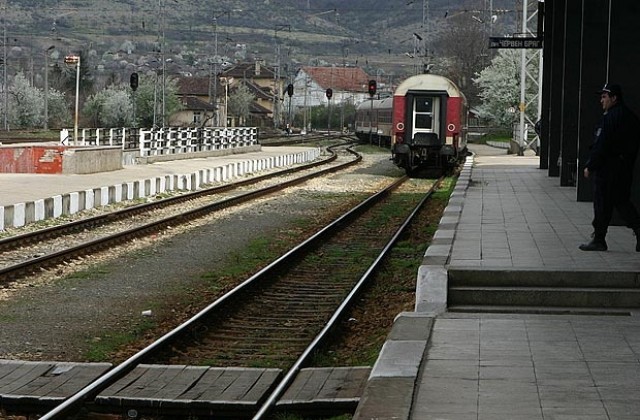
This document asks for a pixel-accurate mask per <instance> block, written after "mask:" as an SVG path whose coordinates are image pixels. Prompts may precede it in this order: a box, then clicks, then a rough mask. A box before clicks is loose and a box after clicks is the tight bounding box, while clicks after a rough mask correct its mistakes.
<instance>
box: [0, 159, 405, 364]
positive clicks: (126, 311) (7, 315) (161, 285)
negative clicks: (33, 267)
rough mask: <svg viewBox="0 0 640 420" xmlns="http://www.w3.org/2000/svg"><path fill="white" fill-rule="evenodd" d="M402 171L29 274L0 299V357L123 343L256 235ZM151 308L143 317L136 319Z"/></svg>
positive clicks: (328, 185)
mask: <svg viewBox="0 0 640 420" xmlns="http://www.w3.org/2000/svg"><path fill="white" fill-rule="evenodd" d="M400 174H401V171H399V170H398V169H397V168H395V167H394V166H393V164H392V163H391V161H390V160H389V155H388V154H387V153H384V154H376V155H365V156H364V161H363V163H362V164H360V165H358V166H356V167H355V168H352V169H350V170H348V171H345V172H341V173H339V174H334V175H331V176H329V177H326V178H323V179H322V180H314V181H311V182H309V183H306V184H305V185H302V186H300V187H296V188H291V189H289V190H287V191H286V192H284V193H281V194H279V195H278V196H276V197H267V198H264V199H262V200H260V201H259V202H258V203H254V204H251V205H249V204H247V205H243V206H242V207H241V208H240V209H236V210H233V211H231V210H227V211H223V212H221V213H218V214H216V215H214V216H211V217H208V218H207V219H205V220H200V221H197V222H193V223H191V224H189V225H188V226H180V227H176V228H173V229H171V230H170V231H168V232H166V233H163V234H161V235H158V236H155V237H151V238H147V239H143V240H139V241H136V242H134V243H133V244H130V245H127V246H125V247H123V248H122V249H121V250H119V251H118V252H114V251H110V252H107V253H104V254H100V255H95V256H92V257H88V258H86V259H85V260H84V261H79V262H76V263H73V264H70V265H69V266H67V267H64V268H59V269H56V270H55V271H54V272H47V273H43V274H42V275H38V276H34V277H33V278H31V279H29V280H28V281H25V282H21V283H20V284H18V285H15V286H14V287H12V288H10V289H5V290H3V291H2V292H0V323H1V326H2V329H1V332H0V358H5V359H22V360H66V361H86V360H87V358H88V354H89V353H88V352H89V350H91V349H95V348H97V347H99V345H100V344H101V341H105V340H106V338H105V337H108V336H112V337H116V338H119V337H126V336H127V334H128V333H129V332H131V331H135V330H137V329H139V328H141V327H143V326H145V325H146V324H148V321H150V320H153V321H161V320H164V319H166V318H170V317H171V316H172V314H175V315H176V316H175V317H174V318H180V316H181V315H182V316H184V315H183V314H184V313H185V312H189V311H191V312H193V310H197V308H189V305H190V304H191V303H190V302H192V301H193V300H194V299H193V298H195V300H196V301H197V300H198V297H199V296H200V290H201V288H202V287H203V279H206V278H207V277H208V276H209V277H210V276H211V273H213V272H215V271H216V269H217V268H218V267H220V266H221V265H222V264H223V263H224V262H225V261H226V259H227V258H229V256H231V255H234V253H236V252H238V251H240V250H242V249H244V248H245V247H246V246H247V245H248V244H249V243H250V242H251V241H252V240H254V239H256V238H258V237H267V238H269V237H275V235H276V234H278V232H280V231H282V230H286V229H291V226H292V222H296V221H300V220H307V222H306V223H310V221H312V220H315V221H317V220H321V219H328V218H329V217H330V214H331V211H332V209H335V208H336V207H337V206H338V204H339V203H340V202H341V201H344V200H345V199H348V198H349V197H353V195H354V194H356V193H363V192H370V191H373V190H375V189H376V188H377V187H378V186H380V185H382V184H386V183H388V182H390V181H391V179H390V177H396V176H398V175H400ZM143 311H151V313H152V315H151V317H147V316H144V315H143Z"/></svg>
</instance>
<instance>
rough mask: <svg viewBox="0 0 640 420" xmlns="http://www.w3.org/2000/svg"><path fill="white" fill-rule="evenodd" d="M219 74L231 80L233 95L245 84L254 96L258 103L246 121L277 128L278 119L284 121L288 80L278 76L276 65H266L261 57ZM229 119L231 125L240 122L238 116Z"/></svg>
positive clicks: (251, 109) (230, 91)
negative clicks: (285, 85) (284, 85)
mask: <svg viewBox="0 0 640 420" xmlns="http://www.w3.org/2000/svg"><path fill="white" fill-rule="evenodd" d="M219 76H220V78H221V79H224V80H227V81H230V83H229V86H228V89H229V91H228V93H229V94H233V92H234V91H235V89H237V87H238V86H240V85H241V84H244V85H245V86H246V87H247V88H248V89H249V92H251V94H252V95H253V97H254V102H253V103H252V104H251V106H250V109H249V121H244V122H242V123H243V124H247V125H253V126H256V127H273V126H274V118H275V119H277V120H278V121H282V92H283V83H284V82H283V81H282V80H281V79H277V77H276V74H275V71H274V69H273V68H272V67H268V66H266V65H265V64H264V62H262V61H260V60H257V61H255V62H253V63H238V64H236V65H234V66H232V67H229V68H228V69H226V70H224V71H223V72H222V73H220V75H219ZM223 94H224V93H223ZM274 103H275V106H274ZM229 120H230V121H229V125H234V124H239V123H240V121H238V119H237V116H234V115H229Z"/></svg>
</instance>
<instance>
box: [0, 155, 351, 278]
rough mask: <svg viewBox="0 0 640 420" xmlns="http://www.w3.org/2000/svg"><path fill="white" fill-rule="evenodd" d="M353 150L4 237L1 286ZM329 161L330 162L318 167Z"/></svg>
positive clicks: (300, 178) (334, 166)
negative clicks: (244, 178) (288, 167)
mask: <svg viewBox="0 0 640 420" xmlns="http://www.w3.org/2000/svg"><path fill="white" fill-rule="evenodd" d="M334 148H335V147H333V148H332V150H333V149H334ZM350 153H351V158H349V159H346V158H345V159H344V161H338V154H337V153H336V152H335V151H332V155H331V156H330V157H329V158H327V159H325V160H322V161H318V162H313V163H310V164H307V165H301V166H298V167H295V168H290V169H285V170H282V171H277V172H274V173H271V174H266V175H262V176H258V177H255V178H250V179H246V180H243V181H239V182H235V183H231V184H227V185H223V186H219V187H212V188H207V189H203V190H198V191H194V192H190V193H185V194H181V195H176V196H173V197H169V198H165V199H161V200H158V201H154V202H150V203H144V204H139V205H135V206H131V207H127V208H124V209H121V210H118V211H115V212H110V213H106V214H103V215H99V216H95V217H90V218H86V219H81V220H77V221H74V222H70V223H66V224H63V225H59V226H54V227H50V228H46V229H41V230H37V231H33V232H28V233H24V234H21V235H16V236H12V237H7V238H4V239H1V240H0V267H1V268H0V285H6V284H8V283H10V282H13V281H16V280H19V279H21V278H24V277H25V276H28V275H30V274H31V273H34V272H37V271H39V270H42V269H50V268H52V267H55V266H57V265H59V264H62V263H65V262H68V261H70V260H73V259H76V258H79V257H82V256H84V255H88V254H91V253H95V252H97V251H100V250H104V249H107V248H109V247H113V246H116V245H118V244H122V243H125V242H127V241H130V240H132V239H134V238H138V237H143V236H147V235H150V234H152V233H155V232H158V231H161V230H163V229H166V228H167V227H170V226H176V225H179V224H183V223H186V222H188V221H190V220H193V219H195V218H199V217H203V216H205V215H207V214H210V213H212V212H215V211H219V210H222V209H225V208H229V207H231V206H236V205H239V204H241V203H244V202H247V201H249V200H254V199H256V198H258V197H261V196H265V195H268V194H273V193H274V192H277V191H280V190H282V189H284V188H287V187H290V186H293V185H297V184H300V183H303V182H305V181H306V180H308V179H311V178H314V177H317V176H322V175H324V174H327V173H331V172H335V171H339V170H341V169H343V168H346V167H348V166H351V165H353V164H356V163H358V162H359V161H360V157H359V156H358V155H357V154H356V153H354V152H350ZM323 165H325V166H326V165H328V167H327V168H324V169H321V170H318V169H317V168H318V167H319V166H323ZM283 177H284V178H288V179H285V180H283ZM247 189H249V190H248V191H247ZM187 207H188V209H186V208H187ZM168 213H169V215H167V214H168Z"/></svg>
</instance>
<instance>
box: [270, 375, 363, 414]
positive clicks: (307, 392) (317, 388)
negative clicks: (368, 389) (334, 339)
mask: <svg viewBox="0 0 640 420" xmlns="http://www.w3.org/2000/svg"><path fill="white" fill-rule="evenodd" d="M370 373H371V368H370V367H329V368H307V369H302V370H301V371H300V372H299V373H298V375H297V376H296V378H295V379H294V381H293V383H292V384H291V386H290V387H289V388H288V389H287V391H286V392H285V393H284V394H283V395H282V397H281V398H280V400H279V401H278V402H277V403H276V405H277V406H278V407H280V408H285V409H287V408H288V409H291V410H302V411H305V410H312V411H314V412H319V413H320V412H322V413H325V412H326V413H330V412H332V411H335V412H339V411H344V410H347V411H348V410H349V409H352V408H353V409H355V407H356V406H357V404H358V402H359V401H360V396H361V395H362V393H363V392H364V388H365V386H366V384H367V380H368V378H369V375H370Z"/></svg>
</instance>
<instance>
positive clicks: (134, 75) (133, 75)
mask: <svg viewBox="0 0 640 420" xmlns="http://www.w3.org/2000/svg"><path fill="white" fill-rule="evenodd" d="M129 86H131V90H133V91H134V92H135V91H136V89H138V73H136V72H133V73H131V77H130V78H129Z"/></svg>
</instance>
